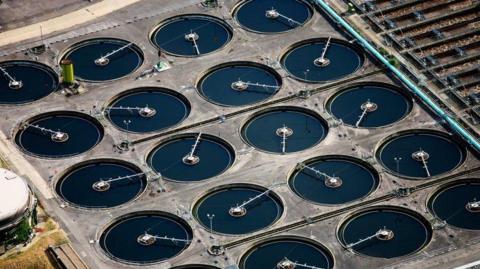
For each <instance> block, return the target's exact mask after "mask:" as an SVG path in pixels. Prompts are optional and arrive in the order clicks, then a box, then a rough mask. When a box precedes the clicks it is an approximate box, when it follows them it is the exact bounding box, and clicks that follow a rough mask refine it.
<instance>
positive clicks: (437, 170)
mask: <svg viewBox="0 0 480 269" xmlns="http://www.w3.org/2000/svg"><path fill="white" fill-rule="evenodd" d="M466 154H467V153H466V149H465V148H464V147H463V146H461V145H460V144H459V143H457V142H456V141H455V140H453V137H451V136H449V135H447V134H445V133H441V132H437V131H431V130H415V131H404V132H400V133H397V134H395V135H392V136H390V137H388V138H387V139H386V140H385V141H383V142H382V143H381V145H380V146H379V148H378V149H377V152H376V156H377V158H378V160H379V161H380V163H381V164H382V165H383V166H384V167H385V168H386V169H388V170H389V171H390V172H392V173H394V174H397V175H400V176H404V177H408V178H412V179H421V178H429V177H433V176H437V175H441V174H444V173H447V172H449V171H452V170H454V169H455V168H457V167H458V166H459V165H461V164H462V163H463V161H464V160H465V157H466Z"/></svg>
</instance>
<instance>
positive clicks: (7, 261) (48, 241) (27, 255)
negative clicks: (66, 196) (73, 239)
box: [0, 219, 67, 269]
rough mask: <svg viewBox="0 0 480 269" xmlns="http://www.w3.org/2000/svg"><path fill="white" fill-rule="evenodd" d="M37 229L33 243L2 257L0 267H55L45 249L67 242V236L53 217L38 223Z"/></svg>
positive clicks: (36, 268) (42, 268)
mask: <svg viewBox="0 0 480 269" xmlns="http://www.w3.org/2000/svg"><path fill="white" fill-rule="evenodd" d="M36 230H37V233H39V234H38V235H37V236H36V237H35V239H34V240H33V242H32V243H30V244H29V245H27V246H26V247H25V248H20V249H12V250H10V251H9V252H7V253H6V254H5V255H3V256H1V257H0V269H7V268H8V269H54V267H53V266H52V265H51V263H50V260H49V258H48V256H47V253H46V251H45V250H46V249H47V248H48V246H50V245H60V244H63V243H66V242H67V238H66V236H65V234H64V232H63V231H62V230H60V229H58V227H57V225H56V224H55V222H53V220H51V219H48V220H47V221H46V222H44V223H40V224H39V225H37V228H36Z"/></svg>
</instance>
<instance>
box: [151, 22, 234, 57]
mask: <svg viewBox="0 0 480 269" xmlns="http://www.w3.org/2000/svg"><path fill="white" fill-rule="evenodd" d="M232 35H233V31H232V28H231V27H230V26H229V25H228V24H227V23H226V22H224V21H223V20H221V19H219V18H216V17H213V16H208V15H201V14H185V15H180V16H176V17H172V18H170V19H167V20H165V21H164V22H162V23H160V24H159V25H158V26H157V27H156V28H155V29H154V30H153V33H152V35H151V40H152V42H153V44H155V46H157V47H158V48H159V49H160V50H161V51H163V52H165V53H168V54H171V55H175V56H183V57H198V56H201V55H205V54H209V53H212V52H214V51H216V50H219V49H221V48H223V47H224V46H225V45H226V44H227V43H228V42H230V40H231V39H232Z"/></svg>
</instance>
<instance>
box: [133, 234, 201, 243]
mask: <svg viewBox="0 0 480 269" xmlns="http://www.w3.org/2000/svg"><path fill="white" fill-rule="evenodd" d="M157 240H163V241H170V242H173V243H177V242H181V243H185V244H190V242H192V240H190V239H179V238H175V237H168V236H159V235H152V234H149V233H148V232H146V231H145V233H144V234H141V235H140V236H138V237H137V242H138V243H139V244H141V245H144V246H149V245H153V244H155V242H156V241H157Z"/></svg>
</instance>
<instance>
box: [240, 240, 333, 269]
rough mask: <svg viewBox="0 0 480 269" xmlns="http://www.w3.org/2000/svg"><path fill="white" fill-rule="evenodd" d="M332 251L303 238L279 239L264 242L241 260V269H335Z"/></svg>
mask: <svg viewBox="0 0 480 269" xmlns="http://www.w3.org/2000/svg"><path fill="white" fill-rule="evenodd" d="M333 264H334V259H333V255H332V254H331V253H330V251H329V250H328V249H327V248H326V247H324V246H323V245H320V244H318V243H317V242H315V241H313V240H310V239H306V238H301V237H293V236H291V237H290V236H289V237H277V238H273V239H268V240H266V241H263V242H261V243H259V244H257V245H255V246H254V247H252V248H251V249H250V250H248V251H247V252H246V253H245V254H244V255H243V257H242V258H241V259H240V266H239V268H240V269H264V268H272V269H290V268H303V267H306V266H310V267H308V268H324V269H331V268H333ZM301 265H306V266H301Z"/></svg>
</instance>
